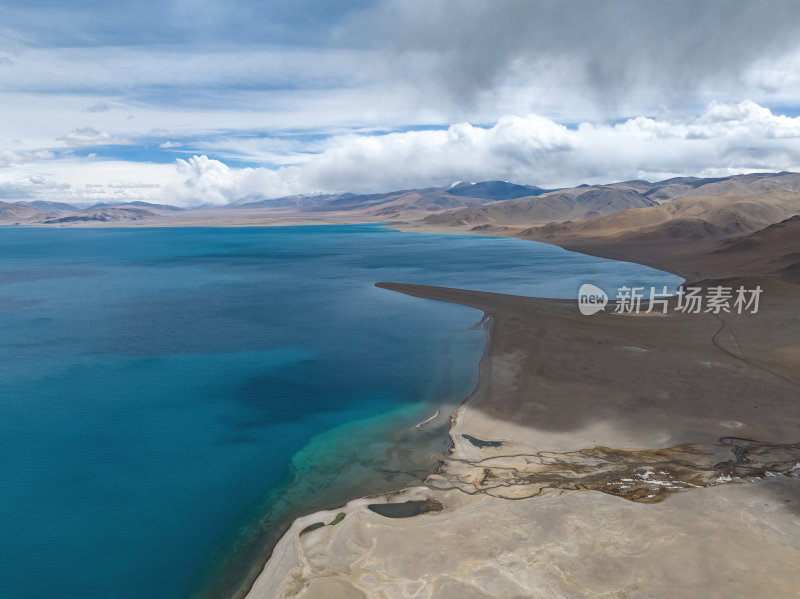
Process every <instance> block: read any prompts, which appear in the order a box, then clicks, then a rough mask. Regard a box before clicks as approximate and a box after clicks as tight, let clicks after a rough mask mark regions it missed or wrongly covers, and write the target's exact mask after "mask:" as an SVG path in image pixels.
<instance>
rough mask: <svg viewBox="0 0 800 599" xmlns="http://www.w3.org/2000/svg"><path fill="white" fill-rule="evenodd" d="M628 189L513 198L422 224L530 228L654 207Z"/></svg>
mask: <svg viewBox="0 0 800 599" xmlns="http://www.w3.org/2000/svg"><path fill="white" fill-rule="evenodd" d="M656 205H657V204H656V202H655V201H653V200H650V199H648V198H646V197H644V196H643V195H642V194H641V193H639V192H638V191H636V190H634V189H631V188H625V187H621V188H617V187H612V186H602V187H589V188H572V189H570V190H563V191H557V192H552V193H548V194H544V195H541V196H538V197H526V198H517V199H513V200H504V201H500V202H494V203H492V204H486V205H482V206H474V207H470V208H463V209H460V210H452V211H449V212H445V213H442V214H436V215H431V216H429V217H427V218H425V219H424V220H423V221H422V222H423V223H424V224H425V225H433V226H464V225H467V226H478V225H492V226H516V227H519V226H532V225H537V224H544V223H550V222H563V221H567V220H576V219H587V218H594V217H598V216H603V215H608V214H613V213H616V212H619V211H621V210H628V209H632V208H643V207H651V206H656Z"/></svg>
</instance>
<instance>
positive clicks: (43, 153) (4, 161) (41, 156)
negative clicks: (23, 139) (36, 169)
mask: <svg viewBox="0 0 800 599" xmlns="http://www.w3.org/2000/svg"><path fill="white" fill-rule="evenodd" d="M50 158H53V153H52V152H51V151H49V150H38V151H36V152H15V151H13V150H0V168H3V167H9V166H17V165H20V164H25V163H26V162H33V161H35V160H47V159H50Z"/></svg>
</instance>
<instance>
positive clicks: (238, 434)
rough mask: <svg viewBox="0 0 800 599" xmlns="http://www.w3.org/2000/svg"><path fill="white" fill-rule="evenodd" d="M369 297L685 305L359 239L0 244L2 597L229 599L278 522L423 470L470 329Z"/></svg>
mask: <svg viewBox="0 0 800 599" xmlns="http://www.w3.org/2000/svg"><path fill="white" fill-rule="evenodd" d="M376 281H399V282H408V283H424V284H432V285H444V286H452V287H464V288H471V289H484V290H487V291H497V292H507V293H516V294H523V295H539V296H548V297H568V298H574V297H576V294H577V289H578V287H579V286H580V284H581V283H584V282H587V281H588V282H593V283H595V284H599V285H600V286H601V287H603V286H605V287H607V288H608V289H609V290H611V289H615V288H616V287H617V286H618V285H621V284H623V283H626V284H631V283H634V284H642V285H646V286H649V285H664V284H666V285H670V286H673V287H674V286H675V285H676V284H678V283H679V282H680V281H679V279H677V278H676V277H674V276H672V275H668V274H666V273H661V272H658V271H655V270H652V269H649V268H646V267H643V266H639V265H634V264H627V263H621V262H613V261H609V260H602V259H598V258H592V257H587V256H583V255H580V254H575V253H570V252H566V251H564V250H561V249H559V248H556V247H553V246H548V245H541V244H536V243H531V242H527V241H521V240H514V239H500V238H487V237H472V236H443V235H429V234H412V233H400V232H396V231H392V230H389V229H385V228H382V227H380V226H373V225H358V226H317V227H273V228H172V229H169V228H163V229H145V228H136V229H35V228H2V229H0V416H1V418H0V474H1V475H2V493H1V494H0V530H1V531H2V539H0V597H3V598H8V599H34V598H36V599H39V598H41V597H67V598H70V599H73V598H74V599H78V598H80V599H109V598H112V597H113V598H114V599H134V598H135V599H141V598H142V597H147V598H148V599H159V598H164V599H172V598H182V597H188V596H198V597H200V596H202V597H219V596H224V595H222V594H221V593H223V591H222V590H221V589H230V588H232V587H234V586H236V584H238V583H239V582H240V581H241V580H242V579H243V578H246V577H247V576H248V566H249V567H251V568H252V567H253V566H257V565H258V560H259V559H262V558H263V555H264V552H265V551H266V550H267V549H268V546H269V545H270V543H271V542H272V540H274V537H275V536H276V535H277V534H279V533H280V531H281V530H282V527H283V526H285V524H286V522H287V520H288V519H289V518H291V517H292V516H294V515H297V514H299V513H304V512H308V511H309V510H312V509H316V508H320V507H334V506H336V505H337V504H341V503H342V502H344V501H345V500H346V499H348V498H350V497H353V496H357V495H363V494H365V493H369V492H377V491H382V490H388V489H392V488H401V487H403V486H406V485H408V484H412V483H413V482H414V481H416V480H419V479H420V478H421V477H422V476H424V474H425V473H426V472H427V471H429V470H430V469H431V468H433V467H435V462H436V453H437V452H439V451H441V450H443V449H444V448H445V447H446V443H447V436H446V425H447V415H448V414H447V413H448V410H449V409H451V408H452V406H453V405H455V404H456V403H458V402H459V401H461V399H463V398H464V397H465V396H466V395H468V394H469V392H470V391H471V390H472V388H473V387H474V385H475V383H476V379H477V365H478V360H479V357H480V353H481V350H482V347H483V342H484V334H483V331H482V330H481V329H480V328H475V327H474V326H473V325H475V324H476V323H477V322H478V321H479V320H480V317H481V314H480V313H478V312H477V311H474V310H471V309H468V308H465V307H461V306H455V305H448V304H442V303H437V302H433V301H428V300H420V299H415V298H411V297H407V296H404V295H401V294H397V293H392V292H390V291H386V290H382V289H377V288H375V287H374V286H373V283H374V282H376ZM437 409H439V410H440V411H441V415H440V417H439V418H437V419H435V420H434V421H432V422H431V423H430V424H428V425H425V426H423V427H421V428H416V427H415V426H414V424H416V423H418V422H419V421H421V420H424V419H425V418H427V417H429V416H430V415H432V414H433V413H435V411H436V410H437ZM250 574H252V571H251V572H250Z"/></svg>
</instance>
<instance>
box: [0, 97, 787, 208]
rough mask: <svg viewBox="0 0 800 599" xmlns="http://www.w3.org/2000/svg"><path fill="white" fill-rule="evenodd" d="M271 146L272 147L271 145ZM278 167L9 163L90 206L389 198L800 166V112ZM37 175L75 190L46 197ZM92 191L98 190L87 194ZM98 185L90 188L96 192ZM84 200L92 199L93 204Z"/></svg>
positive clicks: (513, 138)
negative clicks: (457, 187) (320, 196)
mask: <svg viewBox="0 0 800 599" xmlns="http://www.w3.org/2000/svg"><path fill="white" fill-rule="evenodd" d="M267 145H269V144H267ZM313 147H314V148H315V151H314V153H312V154H307V155H305V156H304V157H303V159H302V160H300V161H298V162H297V163H296V164H291V165H283V166H280V167H277V168H264V167H258V168H234V167H232V166H230V165H228V164H225V163H224V162H223V161H221V160H216V159H213V158H210V157H208V156H206V155H197V156H193V157H191V158H188V159H178V160H176V161H175V162H174V163H172V164H150V163H132V162H122V161H113V162H112V161H108V160H99V159H94V160H86V159H77V158H72V157H70V158H61V159H53V160H48V161H47V162H46V163H42V164H43V165H44V164H46V165H47V170H46V171H43V170H42V171H41V173H39V172H32V171H39V170H40V168H39V166H38V164H39V163H35V162H33V163H30V164H21V165H18V166H15V167H9V168H8V169H6V171H4V173H5V174H4V175H3V174H2V173H0V183H2V182H3V181H5V182H7V183H8V184H12V183H13V184H14V185H16V187H15V189H16V190H18V191H19V190H22V191H25V192H26V193H29V194H31V195H33V196H37V197H38V196H41V197H42V198H44V197H47V198H48V199H60V200H63V201H71V202H80V201H82V199H88V198H89V196H91V199H92V200H95V199H97V198H103V199H104V201H130V200H133V199H141V200H146V201H155V202H160V203H167V204H175V205H183V206H192V205H194V206H196V205H224V204H228V203H230V202H241V201H248V200H258V199H264V198H274V197H280V196H284V195H292V194H309V193H322V192H341V191H352V192H364V193H369V192H381V191H391V190H397V189H409V188H418V187H428V186H444V185H448V184H449V183H451V182H452V181H456V180H466V181H480V180H489V179H500V180H508V181H514V182H517V183H531V184H536V185H540V186H543V187H565V186H572V185H577V184H580V183H607V182H613V181H620V180H626V179H649V180H659V179H666V178H669V177H673V176H679V175H695V176H723V175H729V174H736V173H742V172H752V171H781V170H800V117H795V118H792V117H788V116H784V115H780V114H775V113H773V112H772V111H771V110H769V109H768V108H765V107H763V106H761V105H759V104H757V103H755V102H752V101H744V102H738V103H721V102H712V103H710V104H709V105H708V106H707V107H706V108H705V110H703V111H702V112H700V113H699V114H696V115H689V116H685V115H681V114H679V113H670V112H665V113H664V114H663V115H661V116H659V117H636V118H631V119H627V120H625V121H622V122H619V123H616V124H609V123H605V122H602V121H601V122H592V121H585V122H582V123H580V124H578V125H574V126H566V125H564V124H560V123H557V122H556V121H554V120H552V119H550V118H548V117H544V116H541V115H536V114H529V115H526V116H515V115H508V116H504V117H501V118H500V119H498V120H497V122H495V123H494V124H493V125H491V126H480V125H476V124H470V123H456V124H453V125H450V126H449V127H447V128H446V129H433V130H431V129H426V130H413V131H405V132H393V133H385V134H374V133H373V134H369V133H363V134H340V135H335V136H332V137H329V138H327V139H325V140H314V141H313ZM32 174H36V175H40V176H43V177H45V178H46V179H47V180H51V181H55V182H59V183H65V184H67V185H68V187H67V188H64V189H61V190H48V191H47V192H46V193H44V192H43V191H42V190H41V189H39V188H37V187H36V186H35V185H34V184H33V183H31V181H30V179H29V177H30V176H31V175H32ZM87 184H89V185H91V186H93V187H91V188H87V187H86V185H87ZM87 189H90V190H91V191H86V190H87ZM84 196H85V197H84Z"/></svg>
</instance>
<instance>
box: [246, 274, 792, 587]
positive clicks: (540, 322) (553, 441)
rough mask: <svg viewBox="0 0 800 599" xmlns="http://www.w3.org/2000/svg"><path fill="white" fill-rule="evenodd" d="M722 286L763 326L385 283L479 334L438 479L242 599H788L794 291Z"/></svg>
mask: <svg viewBox="0 0 800 599" xmlns="http://www.w3.org/2000/svg"><path fill="white" fill-rule="evenodd" d="M736 283H737V284H738V283H741V284H745V285H753V284H755V283H758V284H760V285H761V286H762V287H764V289H765V292H764V296H763V301H762V307H761V311H760V313H759V314H758V315H748V314H744V315H741V316H738V315H723V316H724V317H723V318H719V317H716V316H714V315H711V314H698V315H685V314H682V313H680V312H675V311H670V312H669V313H668V314H667V315H651V316H635V315H626V316H621V315H613V314H598V315H595V316H592V317H586V316H582V315H580V314H579V313H578V311H577V309H576V307H575V303H574V302H570V301H560V300H544V299H535V298H522V297H516V296H508V295H501V294H492V293H484V292H475V291H465V290H456V289H445V288H437V287H425V286H417V285H403V284H392V283H387V284H379V286H381V287H384V288H386V289H389V290H392V291H397V292H403V293H407V294H410V295H414V296H418V297H420V298H426V299H434V300H440V301H448V302H454V303H459V304H463V305H466V306H471V307H474V308H476V309H478V310H482V311H484V312H485V313H486V314H487V315H489V317H490V319H489V320H488V322H489V323H490V326H491V335H490V338H489V340H488V342H487V346H486V351H485V354H484V358H483V360H482V362H481V377H480V380H481V382H480V384H479V387H478V389H477V390H476V392H475V394H473V396H472V397H471V398H470V399H469V400H468V401H467V402H465V404H463V405H462V406H461V407H460V408H459V409H458V410H457V411H456V412H455V413H454V414H453V416H452V418H451V421H452V426H451V433H450V434H451V437H452V441H453V447H452V450H451V451H450V453H449V455H448V456H447V457H446V458H445V459H444V460H443V462H442V466H441V468H440V470H439V472H437V473H436V474H433V475H431V476H429V477H428V478H427V479H426V480H425V481H424V483H423V484H422V485H421V486H419V487H416V488H413V489H409V490H407V491H405V492H403V493H400V494H393V495H390V496H385V497H381V498H378V499H372V500H365V499H364V500H356V501H353V502H350V503H349V504H348V505H347V506H345V507H344V508H342V509H341V510H338V511H337V512H330V513H320V514H313V515H310V516H308V517H305V518H301V519H299V520H298V521H297V522H295V523H294V525H293V526H292V529H291V530H290V531H289V532H288V533H287V534H286V535H285V536H284V537H283V538H282V539H281V541H280V542H279V544H278V546H277V547H276V549H275V552H274V554H273V557H272V559H271V560H270V561H269V563H268V564H267V566H266V568H265V570H264V572H263V573H262V575H261V576H260V577H259V579H258V580H257V581H256V584H255V585H254V587H253V589H252V591H251V593H250V594H249V597H250V598H251V599H262V598H264V599H266V598H276V597H302V598H304V599H311V598H334V597H342V598H345V597H347V598H350V597H369V598H372V597H386V598H389V597H420V598H422V597H424V598H435V597H456V596H458V597H481V598H484V597H491V598H501V597H502V598H508V597H609V596H614V597H663V596H670V597H697V596H705V597H723V596H724V597H731V596H758V597H795V596H800V590H798V589H800V571H798V570H797V568H796V567H795V566H796V564H797V563H800V519H798V518H797V516H798V513H800V500H799V499H798V490H800V480H798V474H800V465H798V463H800V445H797V444H795V443H796V441H797V440H798V439H799V438H800V402H798V401H797V398H798V395H800V383H798V380H797V378H796V364H797V363H798V357H800V344H798V342H797V337H796V331H797V330H798V326H797V325H798V317H797V315H796V312H795V311H796V306H797V286H796V285H795V284H793V283H791V282H787V281H785V280H783V279H782V278H781V277H780V276H779V275H770V276H767V275H765V276H763V277H759V278H757V279H740V280H737V281H736ZM422 499H428V500H433V501H436V502H439V503H441V505H442V506H443V509H442V510H441V511H438V512H431V513H425V514H421V515H417V516H414V517H409V518H402V519H391V518H386V517H384V516H381V515H379V514H376V513H375V512H373V511H372V510H370V509H369V508H368V505H369V504H374V503H381V502H390V503H403V502H406V501H409V500H422ZM338 512H342V513H344V514H345V516H344V518H343V519H341V520H340V521H339V522H337V523H336V524H335V525H333V526H330V525H328V526H320V527H318V528H316V529H315V530H312V531H310V532H307V533H305V534H302V535H301V534H300V531H302V530H303V529H304V528H305V527H307V526H308V525H309V524H313V523H315V522H322V523H323V524H325V523H330V522H332V521H333V518H334V516H335V515H336V513H338Z"/></svg>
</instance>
